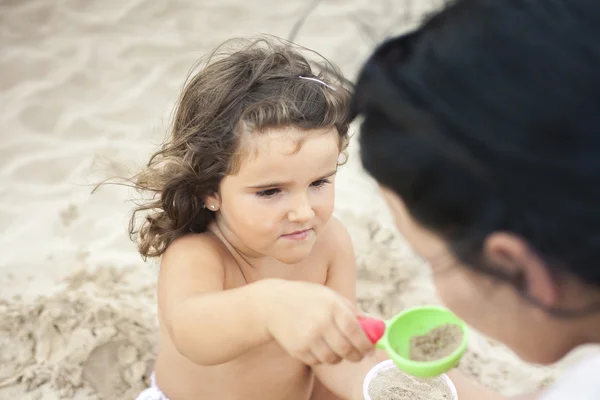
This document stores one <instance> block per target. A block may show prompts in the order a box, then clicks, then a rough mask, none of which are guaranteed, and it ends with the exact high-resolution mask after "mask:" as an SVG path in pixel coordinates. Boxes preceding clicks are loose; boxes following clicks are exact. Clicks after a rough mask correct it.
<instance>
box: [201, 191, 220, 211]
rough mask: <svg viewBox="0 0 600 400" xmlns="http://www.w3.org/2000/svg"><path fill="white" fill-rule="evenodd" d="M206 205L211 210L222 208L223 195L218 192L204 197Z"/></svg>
mask: <svg viewBox="0 0 600 400" xmlns="http://www.w3.org/2000/svg"><path fill="white" fill-rule="evenodd" d="M204 207H206V208H208V209H209V210H210V211H218V210H219V209H220V208H221V196H219V194H218V193H213V194H211V195H208V196H206V197H205V198H204Z"/></svg>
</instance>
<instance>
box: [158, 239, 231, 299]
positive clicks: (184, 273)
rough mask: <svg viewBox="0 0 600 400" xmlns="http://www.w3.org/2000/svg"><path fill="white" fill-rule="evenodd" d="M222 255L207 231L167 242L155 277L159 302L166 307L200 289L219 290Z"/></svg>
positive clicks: (218, 244) (223, 272)
mask: <svg viewBox="0 0 600 400" xmlns="http://www.w3.org/2000/svg"><path fill="white" fill-rule="evenodd" d="M224 265H225V254H224V252H223V249H222V245H221V242H220V241H219V240H218V239H216V238H215V237H213V236H212V235H211V234H207V233H205V234H190V235H186V236H184V237H181V238H178V239H177V240H175V241H174V242H173V243H171V244H170V245H169V247H168V248H167V250H166V251H165V253H164V254H163V256H162V260H161V264H160V272H159V277H158V300H159V304H161V303H162V304H163V305H166V306H170V305H173V304H177V303H178V302H180V301H183V300H185V299H187V298H188V297H190V296H193V295H197V294H200V293H203V292H209V291H218V290H223V282H224V279H225V278H224V277H225V269H224Z"/></svg>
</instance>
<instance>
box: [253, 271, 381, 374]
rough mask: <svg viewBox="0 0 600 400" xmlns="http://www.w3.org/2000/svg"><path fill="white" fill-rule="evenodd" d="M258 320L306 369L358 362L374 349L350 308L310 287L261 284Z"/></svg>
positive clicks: (276, 282) (290, 283)
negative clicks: (345, 362) (314, 366)
mask: <svg viewBox="0 0 600 400" xmlns="http://www.w3.org/2000/svg"><path fill="white" fill-rule="evenodd" d="M261 283H262V284H263V285H264V290H262V291H261V302H260V304H261V305H262V307H261V310H262V311H261V313H262V318H263V321H264V323H265V326H266V327H267V330H268V332H269V333H270V334H271V335H272V337H273V338H274V339H275V340H276V341H277V342H278V343H279V344H280V345H281V347H283V348H284V349H285V350H286V351H287V352H288V353H289V354H290V355H291V356H292V357H295V358H297V359H299V360H301V361H303V362H304V363H306V364H308V365H317V364H322V363H326V364H337V363H339V362H340V361H341V360H344V359H345V360H349V361H360V360H362V358H363V357H364V356H365V355H366V354H368V353H370V352H371V351H373V349H374V345H373V344H372V343H371V341H370V340H369V339H368V338H367V336H366V334H365V333H364V332H363V330H362V328H361V326H360V324H359V322H358V313H357V310H356V308H355V307H354V305H353V304H352V303H351V302H350V301H348V300H347V299H346V298H344V297H343V296H341V295H340V294H338V293H336V292H335V291H333V290H331V289H329V288H327V287H325V286H322V285H318V284H314V283H308V282H298V281H284V280H265V281H262V282H261Z"/></svg>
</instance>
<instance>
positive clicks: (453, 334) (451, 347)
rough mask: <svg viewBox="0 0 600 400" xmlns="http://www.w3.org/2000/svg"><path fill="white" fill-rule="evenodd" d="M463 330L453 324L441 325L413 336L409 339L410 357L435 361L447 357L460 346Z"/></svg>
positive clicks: (414, 359)
mask: <svg viewBox="0 0 600 400" xmlns="http://www.w3.org/2000/svg"><path fill="white" fill-rule="evenodd" d="M463 337H464V334H463V331H462V329H461V327H460V326H458V325H455V324H445V325H441V326H439V327H437V328H435V329H432V330H431V331H429V332H427V333H426V334H425V335H421V336H413V337H412V338H411V340H410V359H411V360H413V361H435V360H439V359H441V358H444V357H447V356H449V355H450V354H452V353H454V351H455V350H456V349H458V348H459V347H460V344H461V343H462V341H463Z"/></svg>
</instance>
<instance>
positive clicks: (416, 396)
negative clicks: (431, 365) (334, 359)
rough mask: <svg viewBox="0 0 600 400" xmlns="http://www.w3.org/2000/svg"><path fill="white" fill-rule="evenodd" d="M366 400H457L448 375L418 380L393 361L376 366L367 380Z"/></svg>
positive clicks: (365, 386)
mask: <svg viewBox="0 0 600 400" xmlns="http://www.w3.org/2000/svg"><path fill="white" fill-rule="evenodd" d="M363 389H364V390H363V393H364V397H365V400H457V399H458V397H457V395H456V389H455V388H454V385H453V384H452V381H451V380H450V379H449V378H448V377H447V376H446V375H440V376H438V377H435V378H417V377H414V376H410V375H407V374H405V373H404V372H402V371H400V370H399V369H398V368H396V366H395V365H394V363H393V361H392V360H387V361H384V362H383V363H380V364H378V365H377V366H375V367H374V368H373V369H372V370H371V372H370V373H369V374H368V375H367V378H366V379H365V384H364V387H363Z"/></svg>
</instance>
